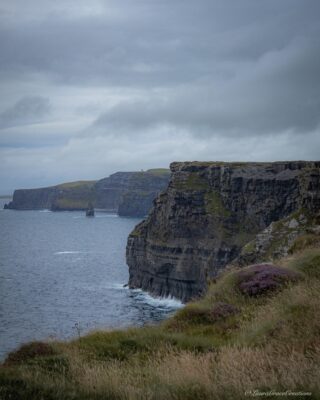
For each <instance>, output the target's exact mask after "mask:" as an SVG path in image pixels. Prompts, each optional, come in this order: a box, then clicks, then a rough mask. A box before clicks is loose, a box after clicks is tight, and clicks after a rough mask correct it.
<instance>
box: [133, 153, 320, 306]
mask: <svg viewBox="0 0 320 400" xmlns="http://www.w3.org/2000/svg"><path fill="white" fill-rule="evenodd" d="M170 169H171V172H172V175H171V180H170V182H169V186H168V189H167V190H166V191H165V192H162V193H161V194H160V195H159V196H158V197H157V199H156V200H155V202H154V207H153V209H152V211H151V212H150V213H149V215H148V217H147V218H146V220H144V221H143V222H142V223H140V224H139V225H137V227H136V228H135V229H134V230H133V232H131V234H130V235H129V238H128V243H127V251H126V255H127V264H128V266H129V275H130V276H129V286H130V287H131V288H142V289H143V290H147V291H149V292H151V293H153V294H155V295H160V296H168V295H171V296H175V297H177V298H179V299H182V300H183V301H188V300H190V299H192V298H194V297H197V296H199V295H200V294H201V293H203V292H204V290H205V289H206V287H207V283H208V282H209V281H210V280H211V279H212V278H214V277H215V276H216V275H217V274H218V272H219V271H220V270H221V269H223V268H224V267H225V266H226V265H227V264H228V263H230V262H231V261H232V260H234V259H237V258H238V257H239V256H240V254H241V252H242V249H243V248H244V246H245V245H246V244H248V243H250V242H252V241H253V240H254V239H255V238H256V235H257V234H259V233H260V232H262V231H263V230H265V229H266V228H267V227H268V226H269V225H270V224H271V223H272V222H274V221H278V220H281V219H283V218H286V217H288V216H289V215H291V214H292V213H294V212H295V211H298V210H305V211H306V213H309V214H310V213H311V214H312V213H314V212H315V211H316V210H319V208H320V162H305V161H292V162H274V163H224V162H181V163H179V162H174V163H172V164H171V166H170Z"/></svg>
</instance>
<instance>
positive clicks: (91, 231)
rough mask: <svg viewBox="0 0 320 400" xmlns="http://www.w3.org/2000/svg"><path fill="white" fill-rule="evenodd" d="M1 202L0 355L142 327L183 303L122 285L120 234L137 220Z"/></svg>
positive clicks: (123, 240) (124, 280)
mask: <svg viewBox="0 0 320 400" xmlns="http://www.w3.org/2000/svg"><path fill="white" fill-rule="evenodd" d="M6 201H7V200H3V199H0V232H1V234H0V360H3V359H4V358H5V356H6V354H7V353H8V352H10V351H12V350H14V349H16V348H17V347H18V346H19V345H21V344H22V343H26V342H28V341H32V340H51V339H59V340H60V339H71V338H73V337H77V336H78V335H79V334H80V335H84V334H86V333H87V332H89V331H91V330H95V329H114V328H124V327H129V326H143V325H145V324H150V323H155V322H157V321H161V320H163V319H165V318H168V317H169V316H170V315H171V314H172V313H173V312H174V311H175V310H177V309H178V308H180V307H182V304H181V303H180V302H179V301H177V300H175V299H159V298H153V297H151V296H150V295H148V294H147V293H145V292H143V291H141V290H131V289H128V288H127V287H124V285H125V284H126V283H127V281H128V276H129V275H128V267H127V265H126V261H125V248H126V241H127V237H128V234H129V233H130V231H131V230H132V229H133V227H134V226H135V225H136V224H137V223H138V222H139V221H140V219H136V218H123V217H119V216H118V215H115V214H108V213H104V212H97V213H96V216H95V217H94V218H88V217H86V216H85V214H84V213H83V212H75V211H74V212H50V211H48V210H41V211H15V210H3V209H2V208H3V205H4V203H5V202H6Z"/></svg>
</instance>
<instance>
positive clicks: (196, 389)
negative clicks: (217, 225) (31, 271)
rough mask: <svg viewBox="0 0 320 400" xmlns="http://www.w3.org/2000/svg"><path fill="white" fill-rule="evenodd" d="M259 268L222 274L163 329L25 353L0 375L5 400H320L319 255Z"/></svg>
mask: <svg viewBox="0 0 320 400" xmlns="http://www.w3.org/2000/svg"><path fill="white" fill-rule="evenodd" d="M259 268H260V269H259ZM259 268H257V267H250V266H249V267H245V268H243V269H237V268H232V269H230V270H227V271H225V272H224V273H223V275H221V276H220V277H219V278H218V279H217V280H216V281H214V282H211V284H210V286H209V289H208V292H207V294H206V295H205V297H203V298H202V299H201V300H199V301H197V302H191V303H190V304H188V305H187V306H186V307H185V308H183V309H182V310H180V311H179V312H178V313H177V314H176V315H175V316H174V317H172V318H171V319H169V320H167V321H165V322H163V323H161V324H160V325H155V326H149V327H145V328H137V329H128V330H121V331H111V332H107V331H98V332H93V333H91V334H89V335H87V336H84V337H81V338H78V339H76V340H73V341H71V342H68V343H66V342H49V343H30V344H28V345H25V346H22V347H21V348H20V349H19V350H18V351H16V352H14V353H11V354H10V355H9V356H8V358H7V360H6V361H5V363H4V364H3V365H2V366H1V367H0V398H1V399H2V400H7V399H21V400H23V399H32V400H40V399H52V400H64V399H65V400H67V399H70V400H71V399H83V400H84V399H88V400H89V399H90V400H92V399H97V400H98V399H127V400H141V399H157V400H158V399H159V400H160V399H163V400H170V399H175V400H179V399H181V400H188V399H190V400H194V399H198V400H200V399H213V400H214V399H217V400H221V399H245V398H248V393H250V392H251V393H252V392H253V391H255V390H256V391H275V392H286V391H295V392H305V393H306V392H310V393H312V395H311V396H295V398H312V399H316V398H320V346H319V345H320V342H319V337H320V320H319V318H318V317H319V307H320V250H319V246H318V244H317V245H315V246H308V248H307V249H304V248H303V246H302V245H300V248H299V249H298V248H296V249H295V250H293V252H292V254H291V255H290V256H288V257H285V258H282V259H281V260H279V261H278V263H277V267H272V266H270V265H264V266H262V267H259ZM246 394H247V395H246ZM272 398H286V397H285V396H283V395H282V396H280V395H279V396H278V397H277V396H274V397H272Z"/></svg>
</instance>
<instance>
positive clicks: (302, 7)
mask: <svg viewBox="0 0 320 400" xmlns="http://www.w3.org/2000/svg"><path fill="white" fill-rule="evenodd" d="M319 38H320V1H319V0H314V1H313V0H90V1H87V0H63V1H62V0H61V1H60V0H56V1H52V0H28V1H25V0H10V1H6V2H5V1H1V2H0V86H1V88H0V89H1V92H0V93H1V99H0V183H1V185H0V194H4V193H10V192H12V191H13V189H15V188H22V187H25V188H27V187H38V186H46V185H51V184H56V183H60V182H64V181H70V180H78V179H97V178H102V177H105V176H108V175H109V174H110V173H113V172H116V171H126V170H140V169H147V168H152V167H167V166H168V165H169V163H170V162H172V161H183V160H226V161H232V160H251V161H254V160H258V161H269V160H284V159H309V160H311V159H319V154H320V39H319Z"/></svg>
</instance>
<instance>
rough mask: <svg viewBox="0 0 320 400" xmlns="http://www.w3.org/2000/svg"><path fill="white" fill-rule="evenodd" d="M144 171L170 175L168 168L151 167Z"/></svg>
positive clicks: (157, 174)
mask: <svg viewBox="0 0 320 400" xmlns="http://www.w3.org/2000/svg"><path fill="white" fill-rule="evenodd" d="M146 172H148V173H149V174H152V175H155V176H167V175H170V169H168V168H152V169H148V170H147V171H146Z"/></svg>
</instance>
